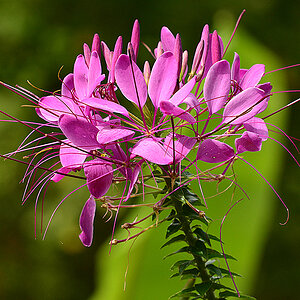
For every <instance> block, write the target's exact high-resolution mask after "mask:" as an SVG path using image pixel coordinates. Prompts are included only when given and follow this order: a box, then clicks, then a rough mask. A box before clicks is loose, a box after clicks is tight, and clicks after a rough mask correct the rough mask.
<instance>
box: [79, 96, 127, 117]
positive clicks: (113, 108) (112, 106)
mask: <svg viewBox="0 0 300 300" xmlns="http://www.w3.org/2000/svg"><path fill="white" fill-rule="evenodd" d="M82 103H83V104H85V105H87V106H89V107H91V108H94V109H99V110H100V111H101V110H103V111H108V112H111V113H119V114H122V115H124V116H126V117H128V118H129V113H128V111H127V109H126V108H125V107H123V106H122V105H120V104H117V103H115V102H112V101H109V100H104V99H100V98H88V99H84V100H82Z"/></svg>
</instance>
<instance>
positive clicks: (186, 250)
mask: <svg viewBox="0 0 300 300" xmlns="http://www.w3.org/2000/svg"><path fill="white" fill-rule="evenodd" d="M183 252H187V253H189V252H190V247H188V246H186V247H183V248H180V249H179V250H177V251H175V252H172V253H170V254H168V255H166V256H165V257H164V258H163V259H166V258H167V257H169V256H172V255H174V254H177V253H183Z"/></svg>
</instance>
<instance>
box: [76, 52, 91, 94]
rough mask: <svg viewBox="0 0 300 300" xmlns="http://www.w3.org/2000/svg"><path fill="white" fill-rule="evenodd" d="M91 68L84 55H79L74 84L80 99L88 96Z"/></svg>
mask: <svg viewBox="0 0 300 300" xmlns="http://www.w3.org/2000/svg"><path fill="white" fill-rule="evenodd" d="M88 73H89V69H88V67H87V65H86V63H85V59H84V57H83V55H81V54H80V55H78V56H77V58H76V61H75V64H74V86H75V89H76V94H77V96H78V97H79V99H84V98H86V97H87V86H88Z"/></svg>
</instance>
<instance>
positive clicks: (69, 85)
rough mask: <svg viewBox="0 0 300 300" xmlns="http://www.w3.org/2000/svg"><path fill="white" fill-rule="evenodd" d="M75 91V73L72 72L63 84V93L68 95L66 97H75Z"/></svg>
mask: <svg viewBox="0 0 300 300" xmlns="http://www.w3.org/2000/svg"><path fill="white" fill-rule="evenodd" d="M72 92H74V75H73V74H72V73H70V74H68V75H67V76H66V77H65V78H64V80H63V82H62V85H61V95H62V96H64V97H66V98H70V99H72V98H73V94H72Z"/></svg>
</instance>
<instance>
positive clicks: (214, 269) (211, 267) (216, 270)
mask: <svg viewBox="0 0 300 300" xmlns="http://www.w3.org/2000/svg"><path fill="white" fill-rule="evenodd" d="M206 268H207V269H208V270H209V272H210V274H215V275H216V276H214V277H213V278H214V279H219V278H222V277H223V275H222V272H221V270H220V268H218V267H216V266H215V265H208V266H206Z"/></svg>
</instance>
